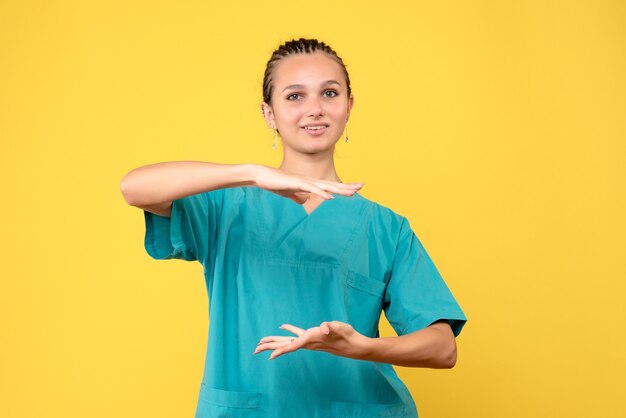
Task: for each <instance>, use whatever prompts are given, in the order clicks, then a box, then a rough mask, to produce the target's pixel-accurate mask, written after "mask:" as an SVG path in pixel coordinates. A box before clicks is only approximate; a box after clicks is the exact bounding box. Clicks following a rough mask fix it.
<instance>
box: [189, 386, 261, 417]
mask: <svg viewBox="0 0 626 418" xmlns="http://www.w3.org/2000/svg"><path fill="white" fill-rule="evenodd" d="M260 403H261V393H255V392H233V391H229V390H221V389H215V388H211V387H208V386H206V385H205V384H204V383H202V385H201V388H200V397H199V401H198V408H197V411H196V418H230V417H233V418H234V417H236V418H256V417H259V416H260V411H261V410H260V409H259V405H260Z"/></svg>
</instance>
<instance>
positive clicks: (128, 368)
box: [0, 0, 626, 418]
mask: <svg viewBox="0 0 626 418" xmlns="http://www.w3.org/2000/svg"><path fill="white" fill-rule="evenodd" d="M300 36H305V37H317V38H319V39H320V40H324V41H326V42H328V43H329V44H330V45H331V46H332V47H334V48H335V49H336V50H337V51H338V52H339V54H340V55H341V56H342V57H343V58H344V60H345V62H346V63H347V65H348V70H349V71H350V74H351V78H352V86H353V91H354V95H355V107H354V110H353V114H352V118H351V120H350V123H349V125H348V128H349V133H350V142H349V143H347V144H346V143H345V142H340V143H338V145H337V154H338V156H337V160H336V164H337V167H338V172H339V173H340V176H341V177H342V178H343V179H344V181H365V182H366V183H367V184H366V186H365V187H364V189H363V190H362V194H363V195H364V196H366V197H368V198H370V199H372V200H375V201H377V202H379V203H381V204H383V205H385V206H388V207H391V208H392V209H394V210H395V211H396V212H398V213H400V214H403V215H405V216H407V217H408V218H409V219H410V221H411V225H412V226H413V228H414V230H415V231H416V233H417V234H418V236H419V237H420V238H421V240H422V241H423V243H424V245H425V246H426V248H427V250H428V251H429V253H430V254H431V256H432V257H433V259H434V260H435V263H436V264H437V266H438V267H439V269H440V271H441V273H442V275H443V276H444V278H445V279H446V282H447V283H448V285H449V286H450V287H451V289H452V290H453V293H454V294H455V296H456V297H457V299H458V301H459V303H460V304H461V306H462V307H463V309H464V310H465V312H466V314H467V315H468V318H469V322H468V324H467V326H466V328H465V329H464V331H463V332H462V334H461V335H460V336H459V339H458V344H459V360H458V363H457V365H456V367H455V368H453V369H452V370H430V369H411V368H401V367H398V368H397V370H398V372H399V373H400V374H401V376H402V377H403V379H404V380H405V382H407V384H408V385H409V387H410V389H411V391H412V393H413V395H414V397H415V400H416V403H417V405H418V408H419V411H420V415H421V416H423V417H424V418H436V417H441V418H447V417H488V418H500V417H506V418H517V417H520V418H521V417H524V418H527V417H535V418H543V417H568V418H574V417H592V416H593V417H624V416H626V404H625V403H624V402H623V393H624V391H626V385H625V378H624V376H625V375H626V367H625V366H626V362H625V360H624V343H625V342H626V341H625V338H624V333H623V324H624V319H625V318H626V316H625V313H624V301H623V297H624V294H625V290H626V289H625V286H624V279H625V278H626V267H625V265H626V263H625V256H624V254H625V250H626V241H625V239H624V235H625V234H626V222H625V220H624V217H625V214H626V199H625V193H624V191H625V180H626V169H625V167H626V164H625V163H626V161H625V156H626V145H625V141H626V122H625V119H626V118H625V115H626V83H625V79H626V52H625V51H626V3H624V2H623V1H617V0H616V1H597V0H594V1H591V0H589V1H579V2H572V1H546V0H543V1H524V2H507V1H502V2H496V1H453V2H432V1H420V2H415V1H403V2H382V3H381V2H378V1H377V2H371V3H364V2H363V1H327V0H320V1H317V2H313V3H311V2H303V3H298V2H293V1H282V2H275V1H264V2H252V1H250V2H243V1H229V2H204V1H194V2H191V1H186V2H154V1H143V2H140V1H107V2H91V1H82V2H81V1H74V2H70V1H57V2H49V1H37V2H33V1H23V0H21V1H17V0H16V1H2V2H1V3H0V141H1V142H0V143H1V148H0V150H1V152H0V163H1V165H0V167H1V168H0V170H1V172H0V182H1V183H0V186H1V193H2V205H1V206H0V211H1V212H0V215H1V217H0V219H1V220H2V221H1V222H2V225H1V234H2V240H1V241H0V250H1V253H2V260H3V262H2V263H1V264H0V277H1V283H2V287H1V289H0V318H1V327H0V328H1V333H2V334H1V342H0V355H1V358H0V367H1V370H0V416H2V417H5V418H14V417H20V418H22V417H23V418H27V417H29V418H30V417H64V418H73V417H81V418H82V417H94V418H99V417H132V418H135V417H152V418H157V417H190V416H193V412H194V410H195V403H196V400H197V391H198V385H199V383H200V379H201V377H202V370H203V366H204V354H205V349H206V336H207V327H208V316H207V297H206V292H205V288H204V281H203V278H202V268H201V266H200V265H199V264H197V263H186V262H184V261H155V260H152V259H150V258H149V256H148V255H147V254H146V253H145V251H144V249H143V234H144V223H143V222H144V221H143V214H142V213H141V211H140V210H138V209H136V208H133V207H130V206H128V205H126V203H125V202H124V200H123V199H122V196H121V194H120V192H119V182H120V180H121V178H122V177H123V175H124V174H125V173H126V172H127V171H129V170H130V169H132V168H134V167H137V166H140V165H144V164H149V163H153V162H158V161H168V160H204V161H214V162H224V163H242V162H249V163H252V162H255V163H261V164H267V165H274V166H276V165H278V164H279V162H280V154H281V148H279V149H277V150H276V151H272V149H271V141H272V135H271V131H270V130H269V129H268V128H267V127H266V126H265V124H264V121H263V119H262V117H261V113H260V110H259V103H260V100H261V83H262V76H263V71H264V65H265V63H266V61H267V59H268V58H269V55H270V54H271V52H272V50H273V49H274V48H275V47H277V46H278V45H279V44H280V43H282V42H284V41H286V40H289V39H291V38H293V37H300ZM382 331H383V334H384V335H393V331H392V329H391V328H390V327H389V325H388V324H387V323H385V325H384V329H383V330H382Z"/></svg>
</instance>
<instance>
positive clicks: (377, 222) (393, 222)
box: [354, 192, 410, 241]
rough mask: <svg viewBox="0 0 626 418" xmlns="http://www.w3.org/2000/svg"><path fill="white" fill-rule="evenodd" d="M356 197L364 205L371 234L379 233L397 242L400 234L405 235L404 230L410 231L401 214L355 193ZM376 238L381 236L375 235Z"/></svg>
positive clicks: (405, 219) (406, 220) (407, 221)
mask: <svg viewBox="0 0 626 418" xmlns="http://www.w3.org/2000/svg"><path fill="white" fill-rule="evenodd" d="M354 196H357V197H358V199H360V200H361V201H362V202H363V204H364V205H365V212H366V214H367V217H368V219H369V228H370V229H372V230H373V232H379V233H381V234H384V235H386V236H388V237H390V238H392V239H393V241H397V240H398V238H399V237H400V235H401V234H404V233H406V232H405V231H406V229H410V225H409V220H408V219H407V218H406V217H405V216H404V215H402V214H400V213H398V212H397V211H395V210H393V209H392V208H390V207H388V206H386V205H385V204H383V203H379V202H376V201H374V200H372V199H369V198H367V197H365V196H363V195H362V194H361V193H359V192H357V193H355V195H354ZM376 236H377V237H380V236H381V235H379V234H376Z"/></svg>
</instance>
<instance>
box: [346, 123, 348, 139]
mask: <svg viewBox="0 0 626 418" xmlns="http://www.w3.org/2000/svg"><path fill="white" fill-rule="evenodd" d="M346 142H348V125H346Z"/></svg>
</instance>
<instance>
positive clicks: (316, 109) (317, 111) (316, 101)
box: [308, 96, 324, 117]
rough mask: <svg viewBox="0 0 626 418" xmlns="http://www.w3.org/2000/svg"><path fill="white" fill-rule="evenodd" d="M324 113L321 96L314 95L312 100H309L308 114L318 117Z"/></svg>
mask: <svg viewBox="0 0 626 418" xmlns="http://www.w3.org/2000/svg"><path fill="white" fill-rule="evenodd" d="M323 114H324V109H323V107H322V102H321V101H320V98H319V97H317V96H314V97H312V98H311V100H309V111H308V116H313V117H317V116H322V115H323Z"/></svg>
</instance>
